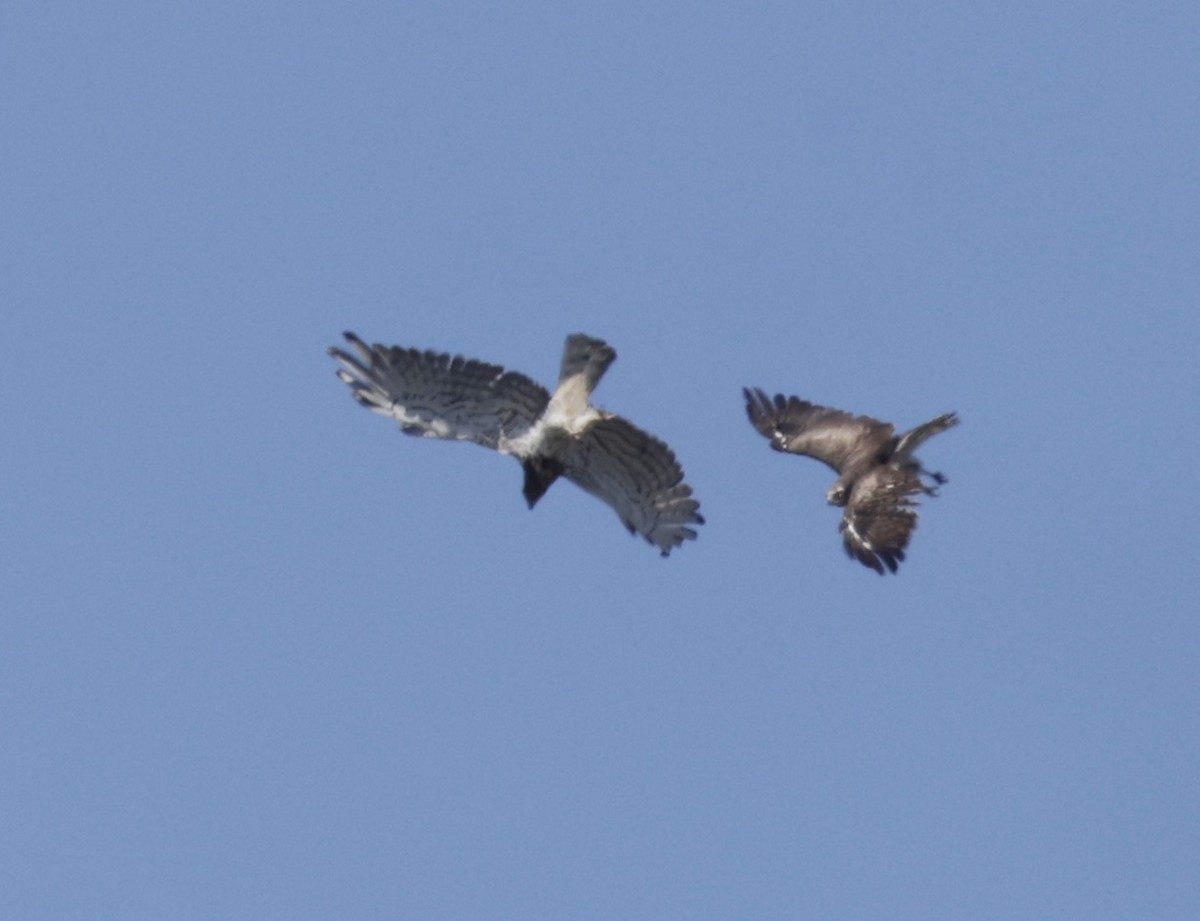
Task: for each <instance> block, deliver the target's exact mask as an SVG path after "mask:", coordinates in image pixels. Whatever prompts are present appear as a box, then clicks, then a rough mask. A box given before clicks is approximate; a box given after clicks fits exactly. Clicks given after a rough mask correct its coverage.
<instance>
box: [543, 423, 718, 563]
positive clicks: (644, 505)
mask: <svg viewBox="0 0 1200 921" xmlns="http://www.w3.org/2000/svg"><path fill="white" fill-rule="evenodd" d="M563 476H565V477H566V478H567V479H569V480H571V481H572V482H573V483H575V484H576V485H578V486H580V487H581V488H582V489H584V490H586V491H587V492H589V493H591V494H592V495H593V496H595V497H596V498H597V499H600V500H602V501H603V502H605V503H607V504H608V505H609V506H611V507H612V508H613V510H614V511H616V513H617V515H618V516H619V517H620V519H621V522H622V523H623V524H624V525H625V527H627V528H628V529H629V531H630V532H631V533H637V534H641V535H642V536H643V537H644V538H645V539H646V540H647V541H649V542H650V543H651V544H654V545H655V546H657V547H658V548H659V550H661V551H662V555H663V556H667V555H668V554H669V553H670V552H671V550H672V549H673V548H674V547H678V546H679V545H680V544H682V543H683V542H684V541H685V540H693V539H694V538H695V537H696V531H695V530H694V529H693V528H691V527H689V526H690V525H698V524H703V523H704V518H703V517H702V516H701V515H700V514H699V512H698V511H697V510H698V509H699V507H700V503H699V502H697V501H696V500H695V499H694V498H692V488H691V487H690V486H688V485H687V484H686V483H684V482H683V468H682V467H680V465H679V462H678V461H677V460H676V459H675V455H674V453H673V452H672V451H671V449H670V448H669V447H667V445H666V444H664V443H663V442H661V441H659V440H658V439H657V438H655V437H654V436H653V435H651V434H649V433H648V432H644V431H642V430H641V429H639V428H638V427H637V426H635V425H633V424H632V423H631V422H628V421H626V420H625V419H622V418H621V417H619V416H604V417H602V418H601V419H599V420H597V421H596V422H595V423H593V424H592V425H591V426H590V427H589V428H588V429H587V431H586V432H585V433H584V434H583V436H582V438H581V439H580V440H579V442H578V443H577V446H576V448H575V449H574V450H573V451H572V452H571V453H570V454H569V455H568V456H567V459H566V462H565V468H564V470H563Z"/></svg>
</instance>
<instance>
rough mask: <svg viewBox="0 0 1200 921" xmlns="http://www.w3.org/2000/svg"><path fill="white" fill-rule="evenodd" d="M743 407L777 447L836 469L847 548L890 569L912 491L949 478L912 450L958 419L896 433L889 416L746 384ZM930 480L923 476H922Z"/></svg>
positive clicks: (834, 496)
mask: <svg viewBox="0 0 1200 921" xmlns="http://www.w3.org/2000/svg"><path fill="white" fill-rule="evenodd" d="M742 393H743V394H744V395H745V397H746V412H747V413H748V414H749V416H750V424H751V425H753V426H754V427H755V428H756V429H758V431H759V432H760V433H762V434H763V435H764V436H765V437H766V438H768V439H769V440H770V442H771V447H772V448H774V449H775V450H776V451H786V452H787V453H789V454H800V455H803V456H805V457H812V458H816V459H817V460H819V461H821V462H822V463H824V464H827V465H828V466H830V467H832V468H833V469H834V471H836V472H837V474H838V478H837V482H835V483H834V484H833V486H832V487H830V489H829V492H828V493H826V496H825V498H826V499H827V500H828V501H829V504H830V505H836V506H840V507H841V508H843V509H844V510H845V511H844V512H843V513H842V523H841V526H840V530H841V532H842V543H843V545H844V546H845V548H846V553H847V555H848V556H850V557H851V558H852V559H856V560H858V561H859V562H860V563H862V564H863V565H864V566H868V567H870V568H871V569H874V570H875V571H876V572H877V573H879V574H880V575H883V573H884V569H885V567H886V568H887V569H888V570H890V571H892V572H895V571H896V569H897V567H898V566H899V565H900V562H901V561H902V560H903V559H904V551H905V548H906V547H907V546H908V541H909V538H911V537H912V533H913V531H915V530H916V527H917V512H916V508H917V505H918V504H919V503H918V501H917V499H916V498H914V497H916V496H918V495H921V494H922V493H924V494H925V495H927V496H936V495H937V494H938V486H941V485H942V484H943V483H945V482H946V477H944V476H943V475H942V474H940V473H932V472H930V471H928V470H926V469H925V468H924V467H922V466H921V463H920V461H918V460H917V459H916V458H915V457H914V456H913V452H914V451H915V450H916V449H917V448H918V447H919V446H920V445H921V444H922V443H924V442H925V441H927V440H928V439H930V438H932V437H933V436H934V435H937V434H938V433H940V432H944V431H946V429H948V428H952V427H953V426H955V425H957V424H958V416H957V415H955V414H954V413H946V414H945V415H944V416H938V417H937V418H936V419H932V420H930V421H929V422H926V423H925V424H924V425H918V426H917V427H916V428H915V429H912V430H911V431H908V432H905V433H903V434H901V435H897V434H896V430H895V428H894V427H893V426H892V425H890V424H889V423H887V422H880V421H879V420H878V419H872V418H870V417H869V416H854V415H851V414H850V413H847V412H842V411H841V410H840V409H827V408H826V407H824V406H815V405H813V404H812V403H809V402H807V401H805V400H801V399H800V398H799V397H785V396H784V395H783V394H777V395H776V396H775V397H774V398H773V399H772V398H771V397H769V396H767V394H766V393H764V392H763V391H762V390H758V389H755V390H750V389H744V390H743V391H742ZM922 477H924V478H926V479H928V480H929V481H930V482H929V483H927V482H926V479H922Z"/></svg>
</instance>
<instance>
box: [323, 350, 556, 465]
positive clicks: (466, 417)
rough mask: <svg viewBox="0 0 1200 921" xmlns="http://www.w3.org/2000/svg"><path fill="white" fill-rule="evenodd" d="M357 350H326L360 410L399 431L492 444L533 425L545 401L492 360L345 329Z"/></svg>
mask: <svg viewBox="0 0 1200 921" xmlns="http://www.w3.org/2000/svg"><path fill="white" fill-rule="evenodd" d="M344 335H345V337H346V341H347V342H349V343H350V345H351V346H353V347H354V350H355V351H356V352H357V353H358V354H357V357H355V356H353V355H350V354H348V353H346V352H344V351H342V350H341V349H336V348H331V349H330V350H329V354H330V355H332V356H333V357H334V358H336V359H337V360H338V362H339V363H340V364H341V365H342V367H341V368H339V369H338V377H340V378H341V379H342V380H343V381H345V382H346V383H347V384H349V385H350V388H351V389H352V390H353V393H354V398H355V399H356V400H357V401H358V402H359V403H360V404H361V405H362V406H365V407H366V408H367V409H370V410H372V411H373V412H377V413H380V414H382V415H385V416H391V417H392V418H394V419H395V420H396V421H397V422H399V423H400V428H401V430H402V431H403V432H405V434H408V435H416V436H420V437H424V438H444V439H450V440H457V441H472V442H475V444H479V445H483V446H484V447H487V448H492V449H494V450H501V449H502V444H503V443H502V439H512V438H516V437H518V436H520V435H522V434H523V433H525V432H526V431H528V430H529V429H530V427H532V426H533V424H534V423H535V422H536V421H537V419H538V417H539V416H540V415H541V414H542V412H543V411H544V410H545V409H546V406H547V404H548V403H549V402H550V394H549V393H548V392H547V391H546V388H544V387H542V386H541V385H540V384H538V383H536V382H535V381H532V380H530V379H529V378H528V377H526V376H525V375H523V374H518V373H517V372H515V371H506V370H504V368H502V367H500V366H499V365H493V364H488V363H487V362H482V361H476V360H474V359H467V358H463V357H461V356H454V357H451V356H450V355H446V354H440V353H437V352H431V351H420V350H418V349H406V348H400V347H399V346H384V345H378V344H376V345H373V346H369V345H367V344H366V343H365V342H363V341H362V340H361V339H359V338H358V337H357V336H355V335H354V334H353V333H350V332H347V333H345V334H344Z"/></svg>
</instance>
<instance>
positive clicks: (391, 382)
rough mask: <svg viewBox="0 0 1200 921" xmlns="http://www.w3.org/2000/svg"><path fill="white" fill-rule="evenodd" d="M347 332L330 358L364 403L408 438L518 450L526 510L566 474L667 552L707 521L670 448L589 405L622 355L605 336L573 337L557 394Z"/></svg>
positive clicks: (462, 361) (475, 365) (511, 374)
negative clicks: (394, 423) (348, 349)
mask: <svg viewBox="0 0 1200 921" xmlns="http://www.w3.org/2000/svg"><path fill="white" fill-rule="evenodd" d="M344 335H345V337H346V341H347V342H349V343H350V345H351V346H352V347H353V348H354V351H355V352H356V353H357V356H355V355H351V354H349V353H347V352H344V351H342V350H341V349H338V348H330V349H329V354H330V355H331V356H332V357H333V358H335V359H337V361H338V363H339V364H340V365H341V367H340V368H339V369H338V372H337V374H338V377H340V378H341V379H342V380H343V381H344V382H345V383H347V384H349V385H350V388H351V392H352V394H353V396H354V398H355V399H356V400H357V401H358V402H359V403H360V404H361V405H362V406H365V407H366V408H367V409H369V410H371V411H373V412H377V413H379V414H380V415H384V416H389V417H391V418H393V419H395V420H396V421H397V422H399V424H400V429H401V431H403V432H404V433H405V434H408V435H414V436H419V437H423V438H441V439H447V440H453V441H470V442H474V443H475V444H478V445H482V446H483V447H485V448H491V449H492V450H494V451H498V452H500V453H501V454H510V455H512V456H513V457H515V458H516V459H517V460H518V461H520V463H521V466H522V468H523V469H524V472H525V486H524V494H525V499H526V501H527V502H528V503H529V507H530V508H533V507H534V505H536V504H537V501H538V500H539V499H540V498H541V497H542V496H543V495H544V494H545V492H546V490H547V489H549V488H550V486H551V484H553V483H554V481H555V480H557V479H558V478H559V477H560V476H562V477H566V478H567V479H568V480H570V481H571V482H573V483H575V484H576V485H578V486H579V487H581V488H582V489H584V490H585V491H587V492H589V493H591V494H592V495H593V496H595V497H596V498H598V499H600V500H601V501H603V502H605V503H607V504H608V505H609V506H611V507H612V508H613V510H614V511H615V512H616V513H617V515H618V517H619V518H620V519H621V522H622V524H624V525H625V527H626V528H628V529H629V532H630V533H631V534H632V533H637V534H641V535H642V537H644V538H645V539H646V540H647V541H649V542H650V543H651V544H653V545H654V546H655V547H657V548H658V549H659V550H660V551H661V552H662V555H663V556H667V555H668V554H669V553H670V552H671V550H672V549H674V548H675V547H678V546H679V545H680V544H682V543H683V542H684V541H685V540H692V539H694V538H695V537H696V531H695V528H694V527H693V526H694V525H700V524H703V523H704V518H703V517H702V516H701V515H700V514H699V511H698V509H699V507H700V504H699V503H698V502H697V501H696V500H695V499H694V498H692V488H691V487H690V486H689V485H687V484H686V483H684V482H683V468H682V467H680V465H679V462H678V461H677V460H676V459H675V455H674V453H672V451H671V449H670V448H669V447H667V445H666V444H664V443H663V442H661V441H659V440H658V439H657V438H655V437H654V436H653V435H650V434H648V433H647V432H644V431H642V430H641V429H639V428H638V427H637V426H635V425H633V424H632V423H631V422H628V421H626V420H625V419H623V418H621V417H620V416H617V415H614V414H612V413H609V412H605V411H604V410H602V409H597V408H596V407H595V406H593V405H592V403H591V394H592V391H593V390H594V389H595V388H596V385H597V384H598V383H599V382H600V378H601V377H602V376H603V375H604V372H605V371H606V370H608V366H609V365H611V364H612V363H613V361H614V360H615V359H616V357H617V353H616V351H614V350H613V349H612V348H611V347H610V346H609V345H608V344H607V343H605V342H604V341H602V340H600V339H595V338H592V337H591V336H585V335H582V334H576V335H572V336H568V337H567V341H566V346H565V348H564V350H563V358H562V368H561V371H560V373H559V378H558V387H557V388H556V389H555V391H554V393H553V394H551V393H550V392H549V391H547V390H546V388H544V387H542V386H541V385H540V384H538V383H536V382H535V381H533V380H530V379H529V378H528V377H526V376H525V375H523V374H518V373H517V372H515V371H506V370H505V369H504V368H502V367H500V366H498V365H493V364H487V363H485V362H482V361H475V360H473V359H467V358H463V357H461V356H454V357H451V356H450V355H446V354H440V353H437V352H430V351H419V350H417V349H408V348H401V347H400V346H384V345H379V344H376V345H367V344H366V343H365V342H363V341H362V340H361V339H359V338H358V337H357V336H355V335H354V333H350V332H347V333H345V334H344Z"/></svg>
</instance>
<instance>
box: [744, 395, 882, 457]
mask: <svg viewBox="0 0 1200 921" xmlns="http://www.w3.org/2000/svg"><path fill="white" fill-rule="evenodd" d="M742 393H743V394H744V395H745V397H746V413H747V414H748V415H749V416H750V424H751V425H753V426H754V427H755V428H756V429H758V431H759V432H760V433H762V434H763V435H764V436H765V437H767V438H768V439H770V441H771V447H772V448H774V449H775V450H776V451H786V452H787V453H789V454H802V455H804V456H805V457H812V458H816V459H817V460H819V461H821V462H822V463H825V464H828V465H829V466H830V467H832V468H833V469H834V470H836V471H837V472H838V473H844V472H845V469H846V466H847V464H848V463H850V462H851V461H852V460H857V459H859V458H860V457H863V456H864V455H867V456H869V455H873V454H874V453H875V452H876V451H878V450H879V448H881V447H882V446H883V445H884V444H886V443H887V441H888V440H889V439H890V438H891V437H892V433H893V431H894V430H893V428H892V426H891V425H889V424H888V423H886V422H880V421H879V420H878V419H872V418H870V417H869V416H854V415H851V414H850V413H847V412H842V410H840V409H828V408H827V407H824V406H815V405H814V404H812V403H809V402H807V401H806V400H801V399H800V398H799V397H785V396H784V395H783V394H781V393H780V394H776V395H775V397H774V399H772V398H771V397H769V396H767V394H766V393H765V392H763V391H762V390H759V389H757V388H755V389H754V390H750V389H749V388H745V389H743V390H742Z"/></svg>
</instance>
